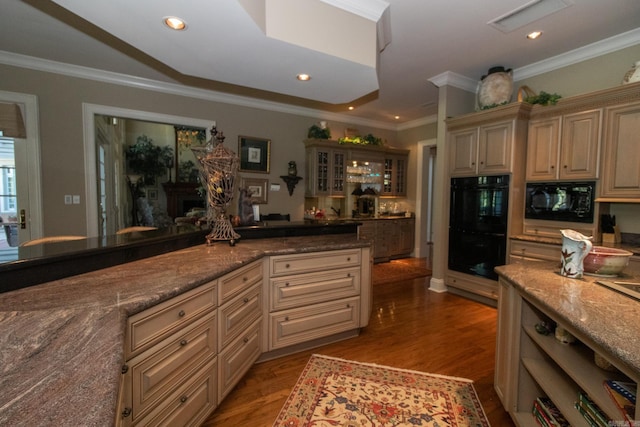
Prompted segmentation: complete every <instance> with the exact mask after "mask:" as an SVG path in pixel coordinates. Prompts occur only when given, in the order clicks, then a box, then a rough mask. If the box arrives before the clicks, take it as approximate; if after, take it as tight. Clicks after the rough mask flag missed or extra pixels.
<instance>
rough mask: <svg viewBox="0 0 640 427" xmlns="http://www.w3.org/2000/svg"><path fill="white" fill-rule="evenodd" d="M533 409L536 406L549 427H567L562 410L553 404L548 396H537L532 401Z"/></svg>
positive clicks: (567, 423)
mask: <svg viewBox="0 0 640 427" xmlns="http://www.w3.org/2000/svg"><path fill="white" fill-rule="evenodd" d="M533 406H534V409H535V408H538V412H541V414H542V416H543V418H544V419H545V420H546V421H547V422H548V425H549V427H569V426H570V425H569V422H568V421H567V420H566V419H565V418H564V415H562V412H560V410H559V409H558V408H557V407H556V405H554V404H553V402H552V401H551V399H549V398H548V397H543V396H541V397H538V398H537V399H536V400H535V402H534V403H533Z"/></svg>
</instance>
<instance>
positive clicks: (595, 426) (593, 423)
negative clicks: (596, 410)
mask: <svg viewBox="0 0 640 427" xmlns="http://www.w3.org/2000/svg"><path fill="white" fill-rule="evenodd" d="M576 409H577V410H578V412H580V414H581V415H582V416H583V417H584V419H585V420H587V423H589V426H590V427H602V426H601V425H600V424H598V423H597V422H596V421H595V420H594V419H593V418H592V417H591V415H589V413H588V412H587V411H585V410H584V408H582V406H580V405H579V404H578V402H576Z"/></svg>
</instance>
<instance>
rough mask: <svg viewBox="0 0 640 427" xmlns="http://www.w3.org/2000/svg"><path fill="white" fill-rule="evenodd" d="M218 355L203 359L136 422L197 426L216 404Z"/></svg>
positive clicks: (142, 423)
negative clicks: (171, 392)
mask: <svg viewBox="0 0 640 427" xmlns="http://www.w3.org/2000/svg"><path fill="white" fill-rule="evenodd" d="M217 361H218V359H213V360H211V361H210V362H209V363H207V364H206V365H205V366H204V367H203V368H202V369H201V370H200V372H199V373H197V374H196V375H195V376H194V378H192V379H190V380H189V381H187V383H185V384H184V385H183V386H182V387H180V389H179V390H177V391H176V393H175V394H174V395H173V396H171V398H170V399H167V401H166V402H165V403H164V404H163V405H162V406H160V407H158V408H157V409H156V410H154V411H153V412H151V413H150V414H149V416H147V417H145V418H144V419H143V420H141V421H140V423H138V424H137V425H138V426H160V425H162V426H199V425H200V424H202V422H203V421H204V420H205V419H206V418H207V416H209V414H211V413H212V412H213V410H214V409H215V408H216V407H217V405H218V399H217V396H216V394H217V388H218V385H217V377H218V364H217Z"/></svg>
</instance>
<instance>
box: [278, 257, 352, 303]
mask: <svg viewBox="0 0 640 427" xmlns="http://www.w3.org/2000/svg"><path fill="white" fill-rule="evenodd" d="M269 289H270V294H271V295H270V298H269V299H270V304H269V308H270V310H271V311H276V310H283V309H287V308H292V307H297V306H300V305H306V304H314V303H317V302H323V301H328V300H332V299H339V298H344V297H349V296H354V295H359V294H360V268H359V267H353V268H343V269H338V270H330V271H327V272H318V273H308V274H298V275H295V276H286V277H279V278H275V279H270V286H269Z"/></svg>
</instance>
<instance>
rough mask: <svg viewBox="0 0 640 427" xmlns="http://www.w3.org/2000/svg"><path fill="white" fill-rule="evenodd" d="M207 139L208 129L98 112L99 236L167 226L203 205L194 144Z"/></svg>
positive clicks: (96, 140)
mask: <svg viewBox="0 0 640 427" xmlns="http://www.w3.org/2000/svg"><path fill="white" fill-rule="evenodd" d="M205 139H206V129H204V128H198V127H193V126H186V125H173V124H165V123H158V122H151V121H144V120H134V119H127V118H124V117H114V116H108V115H100V114H96V115H95V147H96V168H97V170H96V179H97V191H98V194H97V196H98V197H97V201H98V216H99V223H98V233H99V236H108V235H113V234H116V233H117V232H118V230H120V229H122V228H125V227H131V226H152V227H157V228H165V227H168V226H170V225H174V224H175V223H176V218H179V217H182V216H185V215H186V214H187V213H188V212H189V211H190V210H191V209H193V208H197V207H203V206H204V200H203V199H202V198H201V197H200V196H199V195H198V193H197V188H198V187H199V186H200V185H199V183H198V171H197V169H196V165H195V157H193V153H192V152H191V146H194V145H201V144H203V143H204V141H205ZM179 222H180V221H179ZM180 223H183V221H182V222H180Z"/></svg>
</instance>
